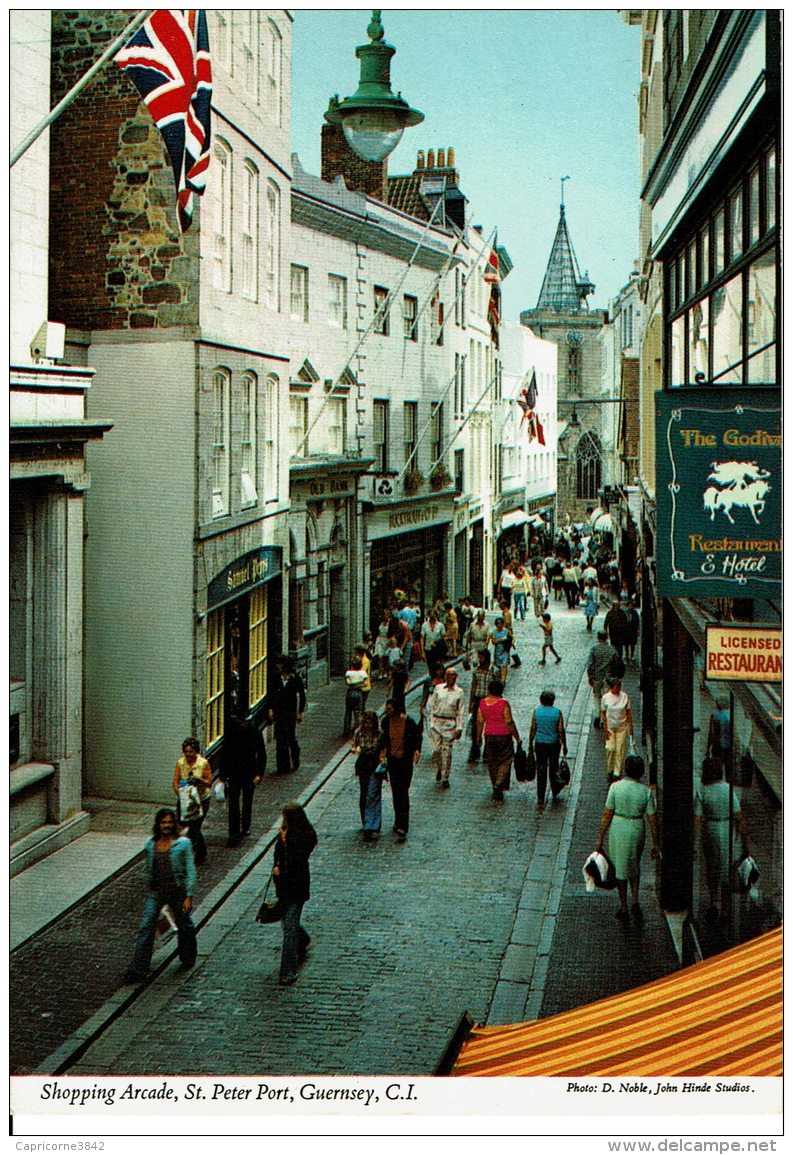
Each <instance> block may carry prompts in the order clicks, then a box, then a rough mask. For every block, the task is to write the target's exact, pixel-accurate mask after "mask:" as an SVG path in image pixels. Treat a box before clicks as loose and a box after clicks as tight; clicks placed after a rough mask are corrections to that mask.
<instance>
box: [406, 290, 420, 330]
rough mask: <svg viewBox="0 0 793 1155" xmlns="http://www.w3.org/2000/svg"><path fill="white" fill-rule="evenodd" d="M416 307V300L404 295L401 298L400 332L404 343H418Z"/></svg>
mask: <svg viewBox="0 0 793 1155" xmlns="http://www.w3.org/2000/svg"><path fill="white" fill-rule="evenodd" d="M418 307H419V303H418V300H417V298H416V297H411V296H410V295H409V294H407V293H406V294H405V295H404V297H403V298H402V332H403V335H404V338H405V340H406V341H418Z"/></svg>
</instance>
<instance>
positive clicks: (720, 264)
mask: <svg viewBox="0 0 793 1155" xmlns="http://www.w3.org/2000/svg"><path fill="white" fill-rule="evenodd" d="M723 271H724V209H719V211H718V212H717V213H716V216H715V217H714V220H713V275H714V277H718V275H719V273H722V272H723Z"/></svg>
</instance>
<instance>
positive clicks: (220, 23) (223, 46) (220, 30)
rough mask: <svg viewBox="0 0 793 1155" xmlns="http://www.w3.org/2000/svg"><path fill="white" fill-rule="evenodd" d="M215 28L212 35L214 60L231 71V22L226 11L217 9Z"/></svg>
mask: <svg viewBox="0 0 793 1155" xmlns="http://www.w3.org/2000/svg"><path fill="white" fill-rule="evenodd" d="M214 18H215V28H214V32H213V35H212V61H213V63H217V64H219V65H221V67H222V68H225V69H226V71H227V72H229V73H230V72H231V70H232V69H231V22H230V21H229V19H228V14H227V13H226V12H221V11H220V9H216V10H215V12H214Z"/></svg>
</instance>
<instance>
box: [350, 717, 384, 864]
mask: <svg viewBox="0 0 793 1155" xmlns="http://www.w3.org/2000/svg"><path fill="white" fill-rule="evenodd" d="M352 752H353V754H355V755H356V759H355V773H356V774H357V776H358V784H359V788H360V789H359V795H358V807H359V809H360V812H361V826H362V828H363V840H364V842H371V841H372V839H373V838H374V837H375V836H376V835H378V834H379V833H380V827H381V825H382V814H383V804H382V792H383V779H384V778H385V775H386V768H385V766H383V764H382V763H381V761H380V720H379V718H378V717H377V714H375V712H374V710H364V712H363V717H362V718H361V724H360V726H359V727H358V729H357V730H356V731H355V734H354V735H353V739H352Z"/></svg>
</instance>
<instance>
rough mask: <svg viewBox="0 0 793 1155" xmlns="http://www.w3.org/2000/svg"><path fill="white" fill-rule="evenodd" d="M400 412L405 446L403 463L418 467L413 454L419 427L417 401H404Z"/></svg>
mask: <svg viewBox="0 0 793 1155" xmlns="http://www.w3.org/2000/svg"><path fill="white" fill-rule="evenodd" d="M402 413H403V421H404V434H403V442H404V446H405V465H407V463H408V462H410V468H411V469H418V467H419V464H418V460H417V458H416V457H415V456H414V450H415V448H416V443H417V441H418V428H419V403H418V401H405V403H404V405H403V407H402ZM411 458H412V460H411Z"/></svg>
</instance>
